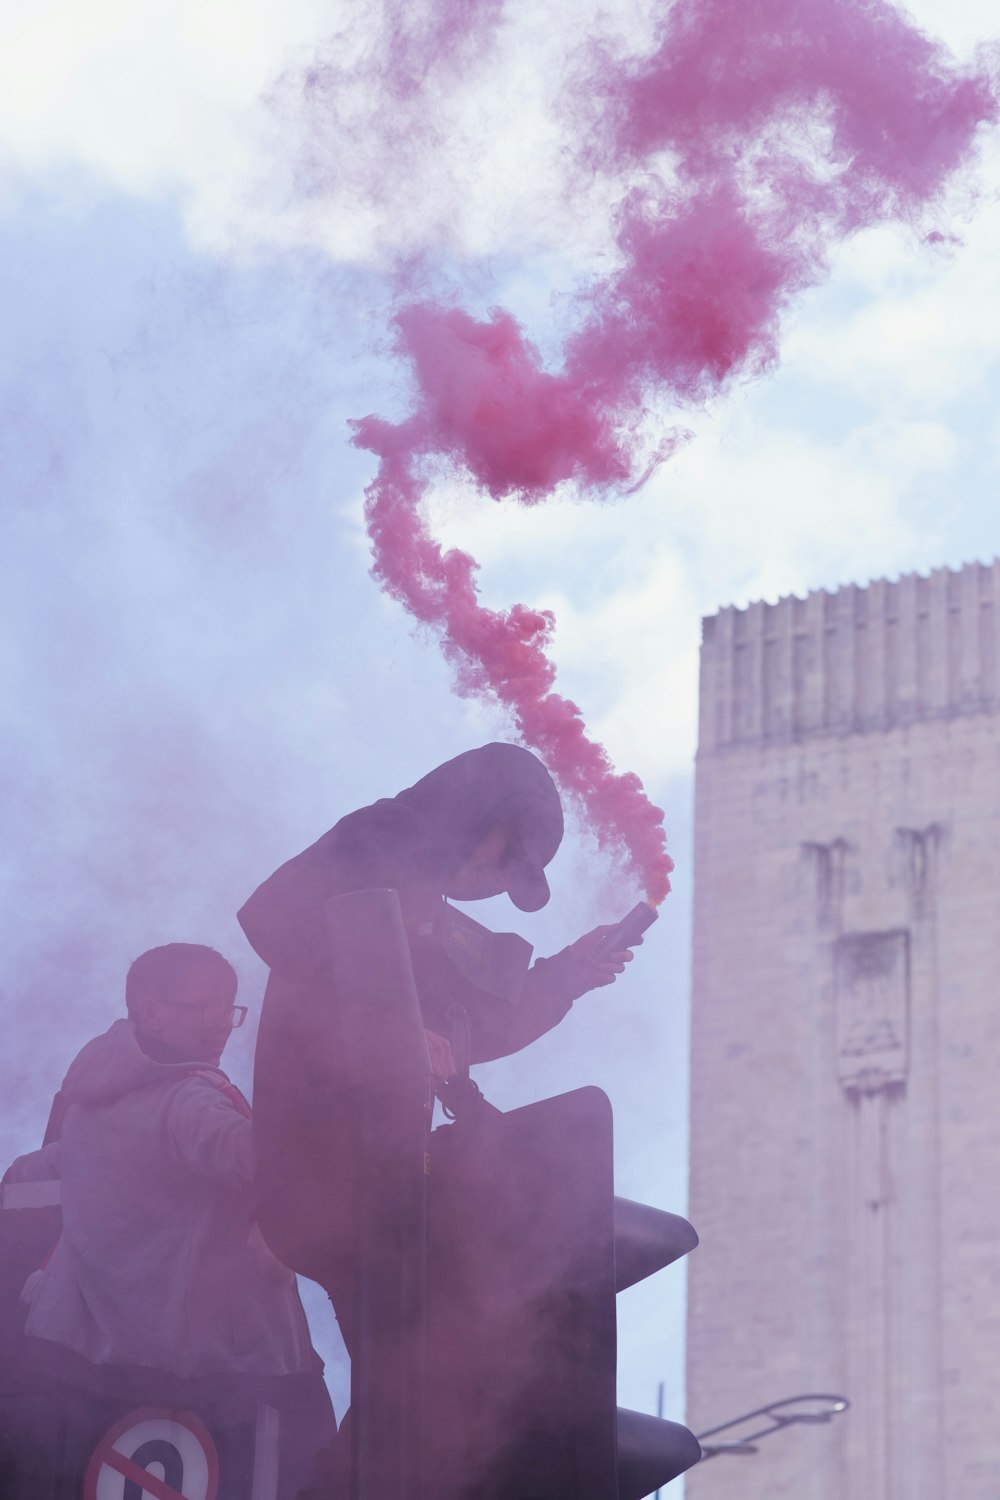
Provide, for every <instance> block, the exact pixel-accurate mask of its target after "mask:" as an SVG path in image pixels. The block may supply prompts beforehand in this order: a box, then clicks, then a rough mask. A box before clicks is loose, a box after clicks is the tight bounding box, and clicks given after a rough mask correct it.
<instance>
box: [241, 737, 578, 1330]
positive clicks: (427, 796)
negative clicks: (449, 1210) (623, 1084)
mask: <svg viewBox="0 0 1000 1500" xmlns="http://www.w3.org/2000/svg"><path fill="white" fill-rule="evenodd" d="M498 822H507V823H508V824H510V825H511V826H513V827H514V828H516V831H517V835H518V838H519V839H520V840H521V841H522V843H523V845H524V847H525V849H526V850H527V851H528V855H529V857H530V858H531V859H532V860H533V861H534V863H535V865H536V867H537V869H538V870H539V871H540V870H541V868H542V866H544V865H545V864H547V863H548V862H549V860H551V858H552V856H553V855H554V854H555V852H556V850H557V849H558V847H559V843H560V841H561V838H562V832H563V820H562V809H561V806H560V803H559V797H558V793H557V792H556V789H555V786H554V784H553V783H552V780H551V778H550V777H549V775H548V772H547V771H546V770H545V768H544V767H543V766H542V764H541V762H540V761H539V760H537V758H536V757H535V756H533V755H531V754H530V752H529V751H527V750H523V749H521V748H520V747H518V746H514V745H502V744H497V745H486V746H483V747H481V748H480V749H478V750H472V751H468V752H466V753H465V754H463V755H459V756H457V757H455V759H454V760H451V761H448V762H447V763H446V764H445V765H443V766H439V767H437V768H436V769H435V770H434V771H432V772H430V774H429V775H427V776H425V777H423V778H422V779H421V780H420V781H418V782H417V783H416V784H415V785H414V786H412V787H409V788H408V789H407V790H405V791H403V792H401V793H399V795H398V796H396V797H392V798H385V799H382V800H381V801H378V802H375V803H373V804H372V805H371V806H370V807H365V808H361V809H360V810H359V811H357V812H353V813H350V814H348V815H347V816H346V817H344V818H341V819H340V821H339V822H338V823H336V824H335V825H334V827H333V828H331V829H330V830H329V831H328V832H327V833H325V834H323V836H322V837H321V838H319V839H318V840H317V841H316V842H315V843H314V844H312V845H311V846H310V847H309V848H308V849H306V850H304V851H303V852H302V853H301V854H298V855H296V856H295V858H293V859H291V860H289V861H288V862H287V863H286V864H284V865H282V866H281V867H280V869H278V870H277V871H275V873H274V874H273V875H271V876H270V877H269V878H268V879H267V880H265V881H264V883H263V884H262V885H261V886H260V887H259V888H258V889H257V890H256V891H255V892H254V894H253V895H252V896H251V897H250V899H249V901H247V903H246V904H245V905H244V906H243V908H242V909H241V911H240V912H239V921H240V924H241V925H242V927H243V930H244V932H245V933H246V935H247V937H248V939H249V941H250V943H251V944H252V946H253V948H254V949H255V951H256V952H257V953H258V954H259V956H260V957H261V958H262V959H263V960H264V962H265V963H266V964H267V965H268V966H269V968H270V969H271V977H270V980H269V983H268V987H267V992H266V994H265V997H264V1006H263V1012H262V1016H261V1027H260V1033H259V1037H258V1043H257V1057H256V1065H255V1078H254V1121H255V1141H256V1144H257V1157H258V1185H259V1189H260V1204H259V1208H260V1222H261V1227H262V1229H263V1231H264V1234H265V1237H266V1238H267V1240H268V1243H269V1244H270V1246H271V1248H272V1250H273V1251H274V1252H275V1254H276V1255H278V1256H279V1258H281V1259H282V1260H283V1261H284V1262H285V1263H286V1264H288V1265H292V1266H294V1267H295V1269H297V1270H299V1271H301V1272H302V1273H303V1274H305V1275H308V1276H312V1277H313V1278H314V1279H316V1280H318V1281H320V1282H321V1283H322V1284H323V1285H325V1286H326V1287H327V1288H328V1290H330V1292H331V1295H332V1296H333V1297H334V1302H335V1305H336V1306H337V1307H338V1313H339V1314H340V1315H341V1321H342V1322H344V1317H343V1314H344V1311H345V1307H346V1301H347V1299H346V1295H345V1293H344V1290H343V1286H342V1284H341V1281H340V1279H339V1269H338V1268H342V1267H343V1266H344V1265H346V1264H349V1262H350V1259H351V1246H352V1233H353V1219H354V1212H353V1205H354V1203H355V1201H356V1184H355V1182H354V1180H353V1176H352V1174H353V1170H354V1164H355V1156H356V1153H355V1151H354V1148H353V1144H352V1132H353V1131H354V1129H355V1125H356V1122H355V1120H354V1116H353V1113H352V1105H351V1100H350V1097H349V1094H345V1093H344V1092H343V1091H342V1090H341V1089H340V1088H339V1087H338V1079H337V1076H336V1070H337V1065H338V1062H337V1060H338V1057H339V1056H340V1055H341V1049H340V1047H339V1046H338V1040H337V1029H338V1014H337V1010H338V1006H337V996H336V993H335V988H334V986H333V984H332V982H331V979H330V975H329V972H328V969H327V957H326V955H327V944H328V942H329V939H328V937H327V932H326V923H325V917H324V906H325V903H326V902H327V901H329V900H330V898H331V897H333V896H336V895H340V894H344V893H346V892H349V891H358V890H366V889H373V888H377V887H390V888H392V889H394V890H397V891H399V893H400V898H401V901H402V902H403V903H404V907H406V908H409V909H412V908H414V907H420V906H421V904H423V905H425V906H426V907H427V909H428V910H429V911H432V910H433V908H434V907H435V905H437V906H440V903H441V902H442V901H443V900H444V891H445V889H446V888H447V885H448V880H449V876H450V875H451V874H453V873H454V872H455V871H456V870H457V869H458V868H459V867H460V866H461V865H462V864H463V863H464V861H465V860H466V859H467V858H468V857H469V855H470V854H471V853H472V852H473V850H474V849H475V848H476V846H477V845H478V843H479V842H480V840H481V839H482V838H483V836H484V834H486V833H487V832H488V831H489V830H490V829H491V828H492V827H494V826H495V825H496V824H497V823H498ZM543 886H544V882H543ZM417 981H418V986H419V984H420V974H419V973H418V974H417ZM590 982H591V981H589V980H588V979H586V978H585V977H584V976H583V975H582V974H581V972H580V970H579V969H578V967H577V965H576V962H575V960H574V959H573V956H572V954H570V953H563V954H557V955H556V956H555V957H554V958H551V959H541V960H538V961H536V962H535V964H534V965H533V966H532V968H531V969H530V970H529V972H528V975H527V978H526V980H525V985H524V991H523V994H522V997H521V1003H520V1004H518V1005H516V1006H510V1005H504V1004H503V1003H498V1002H492V1003H491V1002H490V1001H489V998H488V997H484V996H482V995H480V994H479V993H478V992H475V989H474V987H469V986H468V985H467V984H465V983H464V982H463V981H462V980H461V978H460V976H458V975H457V973H456V974H455V975H453V976H452V988H451V991H450V993H451V994H452V997H453V998H454V997H455V996H457V997H458V998H460V999H461V1001H462V1003H463V1004H465V1006H466V1009H467V1011H468V1013H469V1022H470V1031H471V1036H470V1042H471V1045H470V1060H471V1061H472V1062H484V1061H488V1060H490V1059H492V1058H495V1057H501V1056H506V1055H507V1054H509V1053H511V1052H516V1051H518V1050H519V1049H520V1048H522V1047H525V1046H527V1045H528V1043H530V1042H532V1041H534V1040H535V1039H536V1038H537V1037H539V1036H542V1035H543V1034H544V1033H545V1032H547V1031H549V1030H550V1029H551V1028H552V1027H553V1026H555V1025H556V1024H557V1023H558V1022H559V1021H560V1020H561V1019H562V1018H563V1016H564V1015H565V1014H566V1012H567V1010H568V1009H569V1007H570V1005H571V1004H572V1002H573V1000H574V999H575V998H576V997H577V996H578V995H580V994H582V993H583V992H584V990H585V989H587V988H589V984H590ZM437 992H438V991H436V993H437ZM421 999H422V1003H423V1004H424V1017H425V1023H426V1024H427V1025H428V1026H429V1027H430V1028H431V1029H434V1030H440V1031H445V1032H446V1025H447V1022H446V1018H445V1017H444V1016H443V1015H442V1014H441V1013H439V1012H438V1011H436V1010H435V1009H434V1007H433V1001H432V999H431V997H430V996H427V997H426V998H425V996H423V995H422V996H421ZM343 1083H344V1086H345V1088H347V1087H348V1086H349V1083H350V1080H347V1079H345V1080H343ZM331 1143H332V1144H333V1149H331ZM345 1332H346V1329H345Z"/></svg>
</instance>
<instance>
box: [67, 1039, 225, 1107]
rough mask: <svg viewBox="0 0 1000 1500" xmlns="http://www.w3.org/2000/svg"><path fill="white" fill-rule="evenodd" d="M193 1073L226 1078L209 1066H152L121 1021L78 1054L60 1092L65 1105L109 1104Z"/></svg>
mask: <svg viewBox="0 0 1000 1500" xmlns="http://www.w3.org/2000/svg"><path fill="white" fill-rule="evenodd" d="M194 1069H197V1071H199V1072H202V1071H208V1072H217V1073H219V1076H220V1077H221V1078H225V1076H226V1075H225V1074H224V1073H222V1072H221V1070H220V1069H218V1068H212V1066H211V1064H210V1063H190V1062H183V1063H162V1062H154V1061H153V1059H152V1058H151V1057H147V1056H146V1054H145V1052H143V1050H142V1048H141V1047H140V1046H139V1043H138V1041H137V1040H136V1034H135V1027H134V1026H133V1024H132V1022H131V1021H129V1020H126V1019H122V1020H120V1021H115V1022H114V1023H113V1024H112V1025H111V1026H109V1027H108V1029H107V1031H105V1032H103V1033H102V1034H101V1035H100V1036H96V1037H95V1038H94V1040H93V1041H92V1042H88V1043H87V1045H86V1046H85V1047H84V1048H83V1050H82V1051H81V1052H79V1053H78V1054H77V1056H76V1057H75V1058H74V1059H73V1061H72V1062H71V1063H70V1065H69V1070H68V1072H67V1074H66V1077H65V1078H64V1079H63V1085H62V1090H61V1092H62V1095H63V1099H64V1100H65V1102H66V1104H110V1103H111V1102H112V1100H114V1099H120V1098H121V1097H122V1096H123V1095H124V1094H129V1093H131V1092H132V1091H133V1089H140V1088H145V1087H146V1086H147V1085H149V1084H151V1083H159V1082H161V1081H162V1080H163V1079H165V1078H170V1077H171V1076H174V1077H183V1076H184V1075H185V1074H187V1073H190V1072H192V1070H194Z"/></svg>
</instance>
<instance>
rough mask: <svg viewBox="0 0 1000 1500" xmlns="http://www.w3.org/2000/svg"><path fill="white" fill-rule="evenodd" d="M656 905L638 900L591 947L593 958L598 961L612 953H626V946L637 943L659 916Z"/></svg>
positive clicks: (629, 946)
mask: <svg viewBox="0 0 1000 1500" xmlns="http://www.w3.org/2000/svg"><path fill="white" fill-rule="evenodd" d="M659 915H660V914H659V912H658V911H657V910H656V908H655V906H650V904H649V902H648V901H637V902H636V904H635V906H633V908H632V910H631V911H630V912H629V913H628V915H627V916H624V917H622V919H621V921H620V922H616V923H615V925H614V927H612V929H611V931H610V932H606V933H605V934H604V936H603V937H602V938H601V940H600V942H598V943H596V944H595V945H594V947H593V948H592V949H591V952H590V957H591V959H592V960H593V959H596V960H597V961H598V962H600V961H601V959H604V958H609V957H610V956H611V954H612V953H624V951H625V949H626V948H631V947H632V946H633V944H634V943H637V942H638V940H639V938H641V937H642V934H643V933H644V932H645V931H646V928H647V927H652V925H653V923H654V922H655V921H656V919H657V917H658V916H659Z"/></svg>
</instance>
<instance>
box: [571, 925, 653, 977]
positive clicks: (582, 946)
mask: <svg viewBox="0 0 1000 1500" xmlns="http://www.w3.org/2000/svg"><path fill="white" fill-rule="evenodd" d="M616 926H617V923H615V922H606V923H605V924H604V926H603V927H595V928H594V929H593V931H592V932H587V933H585V934H584V935H583V937H581V938H577V940H576V942H575V943H570V945H569V947H568V948H566V949H564V950H563V951H564V952H565V953H567V954H568V955H569V956H570V957H571V958H572V959H573V962H574V963H575V964H576V966H577V968H578V969H579V971H580V974H581V977H583V976H586V977H587V978H588V979H589V980H590V982H589V984H588V985H587V989H591V990H594V989H599V988H600V987H601V986H602V985H605V984H614V982H615V980H616V979H617V978H618V975H619V974H622V973H624V971H625V965H626V964H630V963H631V962H632V956H633V955H632V948H638V947H640V945H641V944H642V938H641V937H639V938H636V939H635V942H634V943H633V944H632V947H630V948H620V949H619V950H618V951H617V952H615V953H606V954H604V956H603V957H602V958H595V957H593V956H592V955H593V949H594V948H596V947H597V945H598V943H599V942H600V940H601V938H603V937H604V936H605V934H606V933H609V932H612V931H613V930H614V928H615V927H616Z"/></svg>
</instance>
